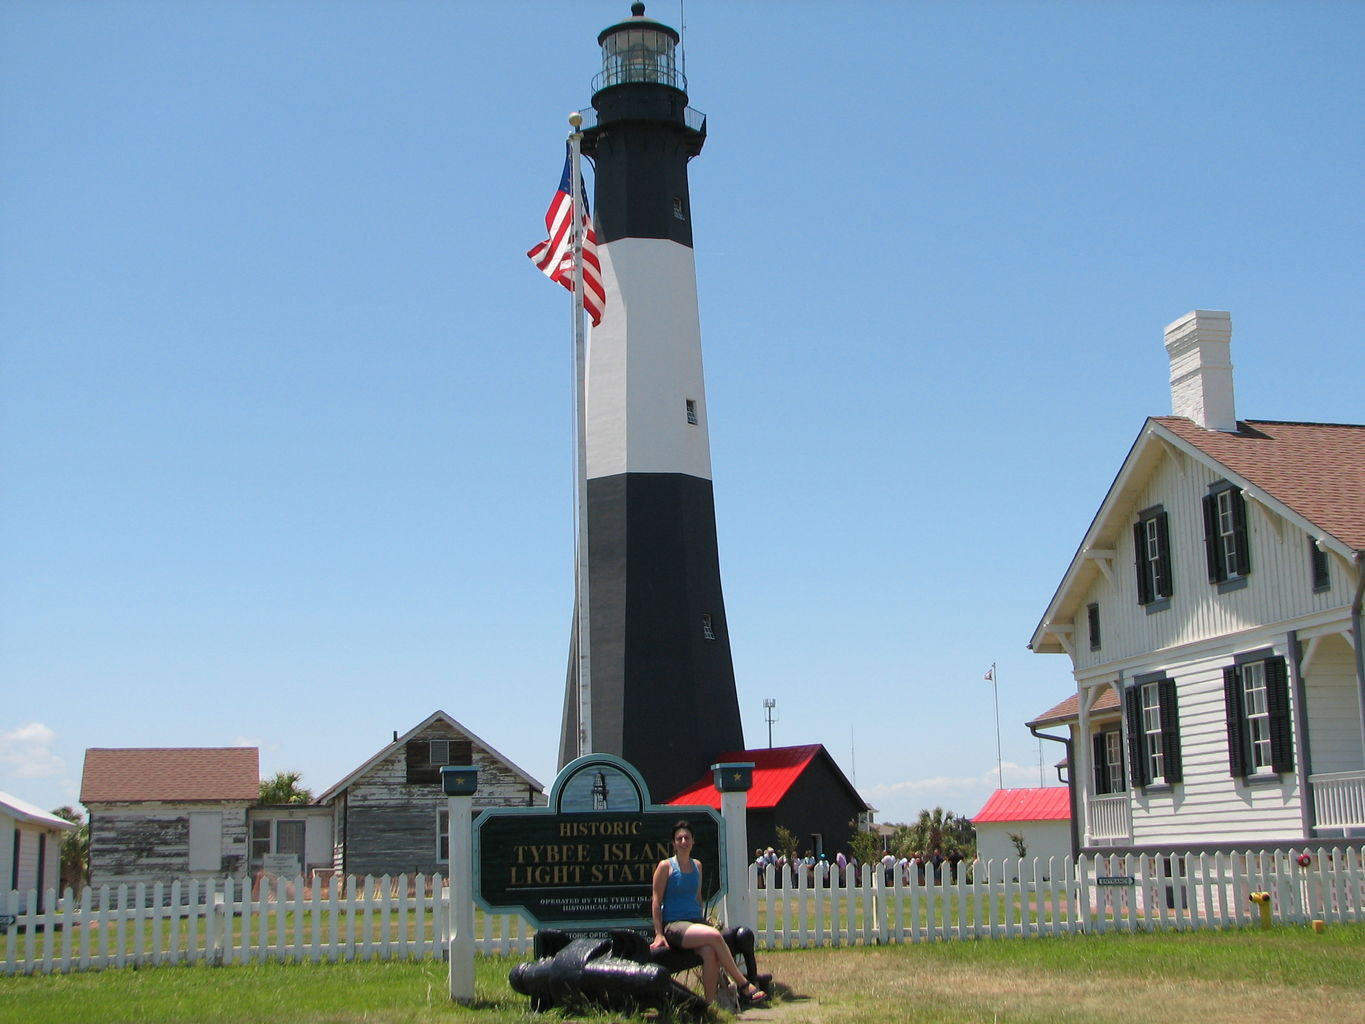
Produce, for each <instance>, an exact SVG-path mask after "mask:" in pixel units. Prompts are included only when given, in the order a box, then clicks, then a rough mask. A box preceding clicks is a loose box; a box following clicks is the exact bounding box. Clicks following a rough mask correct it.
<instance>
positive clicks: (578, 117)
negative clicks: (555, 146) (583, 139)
mask: <svg viewBox="0 0 1365 1024" xmlns="http://www.w3.org/2000/svg"><path fill="white" fill-rule="evenodd" d="M569 126H570V127H571V128H573V129H574V131H577V130H578V129H579V128H582V127H583V115H582V114H580V113H579V112H578V111H576V110H575V111H574V112H573V113H571V114H570V115H569Z"/></svg>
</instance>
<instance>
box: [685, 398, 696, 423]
mask: <svg viewBox="0 0 1365 1024" xmlns="http://www.w3.org/2000/svg"><path fill="white" fill-rule="evenodd" d="M687 422H688V423H690V424H692V426H694V427H695V426H696V425H697V400H696V399H695V398H689V399H688V400H687Z"/></svg>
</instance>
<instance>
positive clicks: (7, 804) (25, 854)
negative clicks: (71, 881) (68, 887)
mask: <svg viewBox="0 0 1365 1024" xmlns="http://www.w3.org/2000/svg"><path fill="white" fill-rule="evenodd" d="M78 827H79V826H77V825H73V824H72V823H71V822H69V821H67V820H65V819H64V818H59V817H57V816H56V815H55V814H49V813H48V812H47V811H44V810H42V809H40V808H38V807H34V806H33V804H31V803H29V802H28V801H27V800H20V799H19V798H18V797H17V796H11V795H10V794H9V793H3V792H0V878H3V879H5V883H6V885H7V886H8V888H10V889H17V890H18V891H19V894H20V895H19V903H20V906H21V907H22V908H25V909H26V908H27V906H28V893H29V892H31V891H34V890H36V891H37V892H38V894H39V895H38V903H39V906H41V903H42V893H44V892H46V891H47V890H48V889H59V888H60V887H61V872H62V839H63V838H65V837H66V835H67V833H68V832H74V831H76V829H77V828H78Z"/></svg>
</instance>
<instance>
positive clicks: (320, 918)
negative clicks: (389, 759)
mask: <svg viewBox="0 0 1365 1024" xmlns="http://www.w3.org/2000/svg"><path fill="white" fill-rule="evenodd" d="M1300 852H1301V851H1299V850H1294V851H1285V850H1266V851H1259V852H1254V853H1251V852H1248V853H1217V854H1201V855H1197V856H1196V855H1180V856H1169V857H1167V856H1149V855H1136V854H1127V855H1117V854H1116V855H1112V856H1100V857H1093V858H1087V857H1082V858H1080V859H1079V860H1077V861H1072V860H1071V859H1070V858H1067V859H1055V860H1050V861H1047V862H1043V861H1039V860H1028V861H1025V860H1008V861H991V862H986V863H977V864H975V865H973V866H971V870H970V871H969V870H968V866H967V865H961V866H960V867H959V868H958V872H957V876H956V877H954V876H953V874H952V872H951V871H950V869H948V868H947V867H946V866H944V867H943V868H942V870H941V874H940V875H939V877H937V878H936V877H935V874H934V871H933V869H932V868H929V869H927V870H926V871H925V872H924V877H923V879H921V878H920V877H919V876H918V874H917V873H916V872H914V871H911V872H909V875H908V877H907V876H906V875H902V874H900V873H899V872H895V873H894V875H893V877H892V879H891V881H890V882H889V883H888V881H887V879H886V876H885V875H884V873H883V870H882V868H881V867H880V866H876V867H868V868H864V869H863V870H862V872H861V873H860V875H861V877H855V876H854V872H852V871H848V872H846V873H845V874H844V877H840V874H839V871H838V869H837V868H834V867H832V866H829V865H823V864H822V865H819V866H817V867H816V868H814V869H811V870H810V871H801V872H797V873H795V874H793V872H792V871H791V870H790V869H783V870H782V871H781V872H778V871H776V870H775V869H773V868H768V869H766V870H765V872H764V878H763V880H762V885H761V886H760V884H759V878H758V872H757V870H756V869H755V868H753V867H750V869H749V872H748V886H749V892H750V896H751V899H752V906H753V908H754V913H755V916H756V919H757V928H756V931H757V934H758V940H759V945H760V947H763V948H768V949H777V948H783V949H791V948H809V947H817V946H841V945H859V944H862V945H871V944H874V943H905V942H933V941H945V940H957V939H987V938H1018V937H1025V936H1041V935H1061V934H1068V933H1081V932H1085V933H1098V932H1107V931H1139V930H1151V929H1159V928H1176V929H1179V928H1187V929H1188V928H1226V927H1235V926H1251V925H1255V924H1257V923H1259V921H1260V911H1259V909H1258V907H1257V906H1256V904H1254V903H1253V902H1252V901H1251V898H1250V897H1251V894H1252V893H1254V892H1269V893H1270V896H1271V898H1270V907H1271V913H1272V919H1273V920H1274V921H1275V922H1278V923H1281V924H1292V923H1307V922H1309V921H1317V920H1320V921H1324V922H1327V923H1339V922H1359V921H1365V866H1363V865H1362V857H1361V851H1359V850H1356V849H1345V850H1342V849H1330V850H1329V849H1320V850H1316V851H1313V852H1312V853H1311V855H1310V863H1309V864H1308V865H1307V866H1303V865H1301V864H1300V863H1299V862H1298V860H1297V857H1298V855H1299V853H1300ZM43 895H44V898H43V899H42V900H41V902H40V901H39V900H38V898H37V897H38V894H37V893H35V892H27V893H20V892H9V893H8V894H6V895H5V896H4V898H3V900H0V974H32V973H36V972H42V973H48V972H58V971H78V970H98V969H101V968H109V967H126V966H146V965H160V964H193V963H211V964H245V963H254V962H260V961H265V960H279V961H313V962H319V961H324V960H327V961H338V960H371V959H383V960H389V959H440V958H442V957H443V956H444V955H445V950H446V947H447V941H448V938H449V936H448V929H447V921H448V918H449V891H448V889H447V887H446V885H445V880H444V879H442V878H441V876H439V875H432V876H424V875H416V876H406V875H398V876H396V877H390V876H387V875H386V876H383V877H381V878H373V877H366V878H363V879H356V878H348V879H346V880H345V883H344V885H342V884H323V883H320V882H319V883H313V884H309V883H305V882H304V881H303V880H301V879H299V880H295V881H293V882H288V881H285V880H282V879H275V880H271V881H269V882H266V883H259V884H257V885H255V886H252V885H251V884H249V883H248V884H243V883H242V882H240V881H234V880H233V879H222V880H213V881H211V882H202V881H200V880H197V879H196V880H192V881H188V882H173V883H171V884H169V885H166V884H164V883H158V884H156V885H150V886H149V885H136V886H127V885H123V886H118V887H109V886H104V887H101V888H100V889H99V890H92V889H89V888H86V889H83V890H82V891H81V893H80V894H79V896H77V895H75V894H73V893H72V891H71V890H69V889H68V890H66V891H65V892H64V893H62V894H58V893H56V892H54V891H52V890H48V891H47V892H46V893H45V894H43ZM40 907H41V909H39V908H40ZM475 930H476V948H477V951H478V952H479V953H480V954H482V955H490V954H499V953H503V954H517V955H522V956H526V955H529V954H530V952H531V948H532V930H531V928H530V927H529V926H528V925H527V924H526V923H525V922H524V921H522V920H521V919H520V918H517V917H505V916H496V915H484V914H479V915H477V916H476V922H475Z"/></svg>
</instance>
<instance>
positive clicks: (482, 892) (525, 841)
mask: <svg viewBox="0 0 1365 1024" xmlns="http://www.w3.org/2000/svg"><path fill="white" fill-rule="evenodd" d="M679 819H686V820H687V821H689V822H690V823H691V825H692V831H693V834H694V835H695V836H696V840H697V842H696V854H695V855H696V857H697V858H698V859H699V860H700V861H701V862H702V863H703V865H704V869H703V872H702V882H703V897H704V899H706V900H710V899H712V898H713V897H715V896H716V895H718V894H719V893H721V892H723V891H724V877H723V876H724V864H723V858H722V857H721V855H720V853H721V850H722V849H723V848H724V846H723V843H722V841H721V840H722V823H721V821H720V818H719V816H718V815H717V814H716V812H715V811H713V810H711V809H710V808H708V807H656V806H653V805H651V804H650V803H649V797H648V792H647V790H646V788H645V784H644V781H643V779H642V778H641V777H640V775H639V773H638V772H636V771H635V769H634V768H632V767H631V766H630V765H629V764H627V763H626V762H625V761H622V760H621V759H620V758H617V757H613V756H611V755H609V754H589V755H587V756H585V757H581V758H579V759H578V760H576V761H574V762H572V763H571V764H569V765H567V766H565V768H564V770H563V771H561V772H560V773H559V776H558V777H557V778H556V779H555V782H554V785H553V786H551V787H550V801H549V806H548V807H544V808H540V807H537V808H522V807H518V808H490V809H488V810H486V811H484V812H483V814H481V815H480V816H479V818H478V820H477V821H476V822H475V823H474V869H475V880H474V891H475V897H476V899H477V900H478V903H479V905H480V906H481V907H483V908H484V910H486V911H489V912H493V913H518V914H521V915H523V916H525V917H527V918H529V919H530V920H531V921H532V922H533V923H534V924H536V925H538V926H555V927H569V928H603V927H613V926H621V925H630V924H635V925H638V924H639V923H640V922H642V921H648V920H649V912H650V908H649V901H650V893H651V884H652V880H653V876H654V868H655V866H656V865H657V864H658V863H659V861H661V860H663V859H665V858H667V857H668V856H669V855H670V854H671V853H672V852H673V851H672V846H671V845H670V844H671V840H672V833H673V825H674V823H675V822H677V821H678V820H679Z"/></svg>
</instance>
